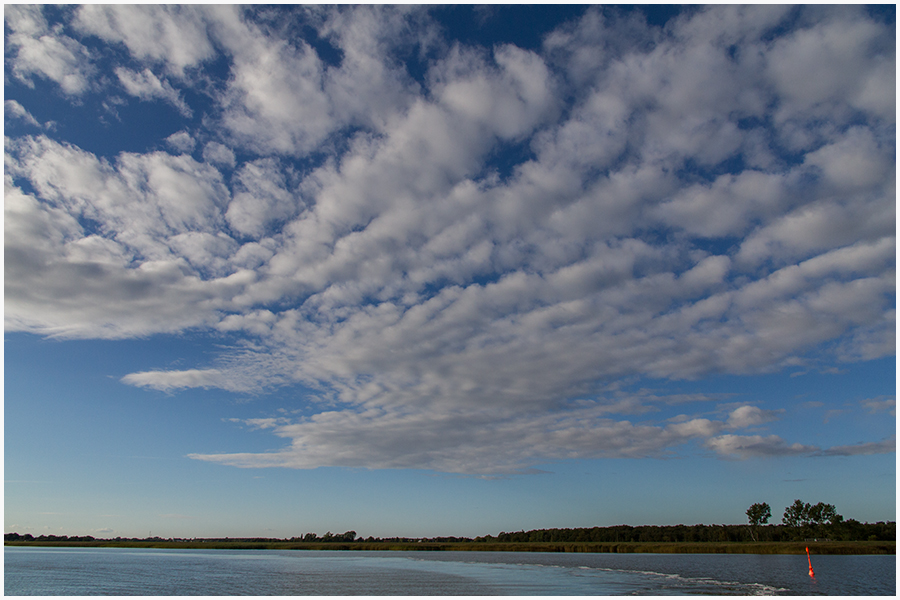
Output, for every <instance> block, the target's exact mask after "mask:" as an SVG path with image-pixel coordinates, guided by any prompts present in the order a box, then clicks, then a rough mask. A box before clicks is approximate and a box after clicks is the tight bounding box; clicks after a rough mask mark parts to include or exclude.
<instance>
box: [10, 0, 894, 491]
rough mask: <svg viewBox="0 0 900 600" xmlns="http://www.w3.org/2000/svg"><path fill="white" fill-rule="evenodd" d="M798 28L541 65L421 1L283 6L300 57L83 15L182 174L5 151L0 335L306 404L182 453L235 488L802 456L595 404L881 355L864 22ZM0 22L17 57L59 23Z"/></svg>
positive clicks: (245, 32)
mask: <svg viewBox="0 0 900 600" xmlns="http://www.w3.org/2000/svg"><path fill="white" fill-rule="evenodd" d="M804 10H805V9H804ZM822 10H823V11H824V12H825V13H826V17H827V18H826V17H816V12H815V11H814V10H812V9H810V10H809V11H806V12H804V13H803V14H804V15H806V16H804V18H803V19H801V23H802V25H801V29H800V30H790V29H789V27H788V29H786V30H785V31H779V30H777V29H773V28H775V27H776V26H778V25H779V24H782V25H785V26H787V24H786V23H783V22H782V21H781V19H782V17H783V16H784V14H785V13H784V10H783V8H782V7H726V6H722V7H708V8H704V9H702V10H698V11H692V12H691V13H690V14H688V15H683V16H682V17H680V18H678V19H676V20H675V21H673V22H671V23H670V26H669V27H668V28H667V29H666V30H665V31H660V30H651V29H648V28H647V27H646V25H645V24H643V23H641V22H640V21H639V20H635V19H633V18H624V17H623V18H622V19H620V20H615V19H609V18H607V17H604V16H603V15H602V14H601V13H600V12H599V11H597V10H589V11H587V13H586V14H585V16H584V18H583V19H581V20H580V21H578V22H576V23H571V24H568V25H565V26H564V27H563V28H561V29H560V30H558V31H557V32H554V33H552V34H551V35H550V36H548V37H547V38H546V40H545V44H544V49H543V50H542V51H541V52H540V53H539V52H531V51H525V50H522V49H519V48H516V47H514V46H510V45H499V46H497V47H495V48H491V49H489V50H488V49H478V48H472V47H469V46H466V45H463V44H456V45H455V46H454V45H449V44H442V43H440V41H435V39H434V36H438V35H439V33H438V29H437V28H436V27H435V26H434V23H433V22H431V21H430V20H429V17H428V14H427V11H424V10H417V9H409V10H407V9H401V8H398V9H393V8H390V9H385V10H374V9H373V8H371V7H352V8H346V9H343V8H342V9H303V11H301V13H300V14H301V15H302V16H303V18H304V19H306V20H305V21H304V23H305V24H308V25H312V26H314V27H315V28H316V30H317V31H318V32H319V34H320V36H321V38H320V43H323V44H324V43H326V42H327V43H330V44H332V45H333V48H334V49H335V50H336V56H337V58H334V57H331V58H330V59H329V60H325V59H324V58H323V56H320V55H319V53H318V52H317V51H316V50H315V48H314V47H313V46H312V45H310V44H307V43H306V42H304V41H303V40H299V39H298V38H297V37H296V36H294V35H291V33H290V28H284V27H275V26H273V24H272V21H271V20H269V21H266V19H265V18H263V17H261V16H260V15H257V14H256V13H255V12H254V11H253V10H249V9H248V10H246V11H245V10H242V9H237V8H234V7H209V8H208V7H184V8H172V7H121V8H120V7H93V6H86V7H81V8H79V9H78V10H77V11H76V14H77V18H76V24H77V26H78V27H79V28H80V29H79V30H80V31H82V32H86V33H90V34H92V35H95V36H99V38H100V39H101V40H105V41H107V42H111V43H116V44H119V43H121V44H124V47H125V48H127V49H128V51H129V52H130V54H131V58H132V59H134V60H137V61H139V62H140V66H139V67H138V68H137V69H135V68H132V67H127V68H126V67H119V69H118V70H116V69H115V68H114V69H113V71H112V72H113V73H116V74H117V75H118V76H119V81H120V83H121V84H122V85H123V86H125V88H126V89H128V90H129V93H132V94H133V95H135V96H138V97H141V98H160V99H164V100H166V101H168V102H171V103H173V104H174V105H176V106H179V104H178V103H179V102H183V101H182V99H181V96H180V95H179V94H180V92H177V91H176V90H175V88H174V87H172V85H171V84H170V83H168V81H172V82H175V83H177V85H178V86H179V89H181V88H182V87H183V88H184V89H188V88H190V87H191V86H195V87H194V91H195V92H196V91H200V92H202V93H206V94H207V95H208V96H209V97H210V99H211V100H212V102H211V104H210V106H211V108H209V109H208V112H205V113H204V114H203V119H202V123H201V124H200V125H198V126H197V129H194V128H193V126H192V129H191V130H190V132H189V131H188V130H186V129H182V130H181V131H178V132H177V133H174V134H169V132H168V131H167V132H166V133H165V134H164V135H168V137H167V138H164V141H165V143H166V144H168V146H169V147H170V148H172V149H173V151H176V152H181V153H182V154H181V155H179V156H174V155H171V154H168V153H166V152H158V151H156V152H148V153H145V154H141V153H121V154H119V155H118V156H114V157H109V158H102V157H100V156H98V155H95V154H92V153H90V152H87V151H86V150H83V149H80V148H78V147H76V146H74V145H71V144H66V143H63V142H59V141H54V140H52V139H50V138H49V137H46V136H38V137H20V138H14V139H9V140H7V152H6V180H5V182H6V197H7V202H6V206H5V210H6V220H5V234H6V235H5V243H6V260H7V264H6V269H7V278H6V307H5V308H6V323H7V325H6V326H7V329H8V330H10V331H12V330H26V331H33V332H38V333H42V334H52V335H60V336H70V337H126V336H135V335H147V334H151V333H157V332H177V331H183V330H185V329H187V328H208V329H211V330H218V331H227V332H232V333H234V334H240V333H246V334H248V335H249V336H251V337H252V339H253V340H254V343H253V345H247V346H240V347H238V348H236V349H233V350H230V351H224V352H223V354H222V355H221V356H219V357H218V358H216V359H215V360H213V364H212V365H211V366H208V367H203V368H197V369H187V370H183V371H172V372H166V371H144V372H140V373H134V374H131V375H128V376H126V377H125V378H124V379H123V381H124V382H125V383H128V384H132V385H139V386H143V387H148V388H151V389H157V390H164V391H173V390H178V389H184V388H191V387H220V388H223V389H226V390H232V391H252V390H262V389H265V388H267V387H268V386H272V385H279V384H281V383H289V382H301V383H304V384H306V385H308V386H310V387H312V388H313V389H316V390H319V392H320V395H319V397H318V400H320V401H321V402H322V404H321V409H322V410H323V411H325V410H326V409H327V410H328V412H319V413H318V414H315V415H313V416H312V417H310V418H308V419H306V420H301V421H293V422H288V421H279V422H278V423H272V424H269V425H268V427H269V428H270V429H271V431H272V432H274V433H276V434H277V435H279V436H281V437H283V438H285V439H287V440H290V445H289V446H288V447H287V448H285V449H284V450H283V451H280V452H274V453H269V454H263V455H259V454H239V453H238V454H228V455H208V454H207V455H197V456H196V457H197V458H203V459H206V460H215V461H219V462H225V463H228V464H236V465H242V466H251V465H252V466H259V465H280V466H292V467H302V468H311V467H315V466H322V465H345V466H349V465H353V466H372V467H421V468H434V469H441V470H451V471H459V472H467V473H480V474H485V473H497V472H502V471H504V470H521V469H526V468H528V467H530V466H532V465H534V464H537V462H538V461H542V460H545V461H546V460H559V459H565V458H567V457H601V456H664V455H666V454H667V453H669V452H671V451H672V449H673V448H676V447H679V446H681V445H682V444H687V443H692V442H693V443H699V444H705V446H706V447H708V448H710V449H712V450H714V451H715V452H716V453H718V454H720V455H722V456H738V457H744V458H748V457H753V456H770V455H792V454H809V453H812V452H814V451H815V450H816V449H815V448H813V447H812V446H807V445H804V444H800V443H791V442H788V441H785V440H783V439H781V438H780V437H778V436H773V435H769V436H763V435H739V434H738V433H728V434H723V431H733V430H739V429H745V428H754V429H753V430H752V431H751V432H752V433H758V432H759V428H760V427H761V426H763V425H765V424H766V423H768V422H771V421H772V420H774V419H775V417H776V415H777V414H780V413H778V412H777V411H772V410H764V409H761V408H757V407H754V406H750V405H746V406H740V407H737V408H732V409H731V412H730V413H729V414H728V416H727V417H725V418H724V420H722V421H715V420H710V419H708V418H706V417H707V416H708V415H706V416H704V415H703V414H685V415H683V416H682V417H680V418H679V419H678V420H676V421H665V420H660V421H653V420H649V417H641V418H642V419H646V420H642V421H639V422H632V421H630V420H624V419H623V418H622V415H635V414H641V415H646V414H651V413H653V412H654V411H656V410H658V407H659V406H660V403H664V402H665V401H663V400H659V399H656V400H653V399H650V398H649V397H648V396H646V395H645V396H640V397H632V398H628V397H618V396H615V397H614V396H609V397H608V396H606V395H604V391H603V390H604V389H608V388H606V387H605V386H609V385H613V384H615V383H616V382H621V381H623V380H625V379H626V378H633V377H641V376H649V377H658V378H672V379H690V378H695V377H699V376H703V375H705V374H709V373H734V374H753V373H759V372H769V371H774V370H778V369H782V368H785V367H786V366H789V365H796V364H798V363H802V362H803V361H804V360H805V359H806V358H807V357H808V356H809V355H811V354H812V355H816V356H817V357H818V358H821V359H822V360H865V359H868V358H874V357H879V356H886V355H890V354H891V353H892V352H893V351H894V350H893V331H894V319H895V313H894V307H893V301H892V298H893V294H894V289H895V283H894V268H895V264H894V263H895V258H894V256H895V231H894V221H895V219H894V211H895V209H894V186H895V182H894V173H893V169H891V165H893V164H894V157H893V152H894V140H893V129H892V121H890V123H891V125H890V126H889V125H887V124H886V123H887V122H888V121H889V120H890V119H891V117H890V115H888V114H887V113H886V112H885V111H884V110H882V108H880V107H882V104H884V103H885V102H886V99H885V98H884V97H883V96H885V95H892V94H893V90H891V89H888V88H882V87H879V86H877V85H874V84H872V83H871V81H872V80H871V77H872V76H873V74H877V73H881V72H882V71H881V70H879V69H882V67H881V66H878V65H880V64H881V62H883V61H884V60H886V59H885V58H884V54H883V52H881V53H880V50H878V47H879V46H878V45H879V44H884V43H886V42H885V40H886V39H887V38H886V37H885V36H887V34H888V32H887V30H886V29H885V28H884V27H881V26H879V25H877V24H874V23H872V22H870V21H869V20H868V18H867V17H865V15H864V14H863V13H858V12H854V11H852V10H851V11H849V12H846V13H845V12H843V11H844V9H822ZM830 10H834V11H835V12H834V14H833V15H832V14H831V13H829V11H830ZM11 14H14V15H19V16H18V17H14V20H13V21H12V23H13V25H14V26H13V25H11V26H10V27H11V29H13V30H14V31H15V32H16V35H21V36H26V37H28V36H31V37H30V38H28V39H33V38H34V36H35V35H38V34H41V35H43V33H42V32H45V31H50V28H49V26H48V25H47V24H46V23H44V22H43V21H41V20H40V19H39V18H38V17H40V13H39V12H35V11H33V10H31V9H27V10H26V9H22V12H21V13H15V12H14V13H11ZM292 14H293V13H292ZM834 15H839V16H841V18H842V19H845V20H846V19H850V22H846V23H844V22H841V21H840V19H837V18H836V17H835V16H834ZM15 19H18V21H16V20H15ZM141 23H144V25H143V27H144V29H146V31H145V30H142V29H141V28H140V26H141ZM147 24H149V25H150V26H152V27H150V26H148V25H147ZM413 26H415V27H413ZM151 29H153V30H154V31H156V32H157V33H158V34H159V35H149V34H148V33H147V31H150V30H151ZM411 30H412V31H413V32H412V33H411V32H410V31H411ZM35 32H37V33H35ZM860 32H865V33H866V35H868V36H870V38H871V39H873V40H874V41H871V42H868V41H865V40H863V39H862V33H860ZM47 35H49V34H47ZM53 35H57V37H58V35H61V34H59V32H58V31H57V32H56V33H54V34H53ZM770 35H771V36H774V38H775V39H774V40H773V39H770V37H769V36H770ZM872 36H874V37H872ZM26 37H22V38H21V39H26ZM17 39H18V38H17ZM54 39H56V38H54ZM816 44H819V46H816ZM842 44H843V45H842ZM817 47H821V49H822V52H823V53H824V55H829V53H832V54H833V53H834V52H835V50H834V49H835V48H843V47H846V48H848V49H849V51H850V58H849V59H847V60H849V61H850V62H851V63H852V62H854V61H855V63H856V64H858V65H859V69H857V71H858V72H854V73H850V71H851V70H852V69H850V67H849V66H847V65H848V64H849V63H847V62H846V61H845V60H844V59H843V58H842V59H841V61H842V62H840V64H839V65H838V66H839V67H840V68H839V69H837V70H836V72H835V73H829V74H828V75H827V77H825V79H827V80H829V81H830V80H831V79H832V78H835V81H844V82H845V83H846V88H847V89H844V88H841V87H840V86H835V85H832V83H829V82H828V81H825V82H822V83H821V85H819V84H816V85H817V86H818V88H816V89H815V90H808V91H804V90H801V89H798V88H796V86H794V85H793V83H792V82H791V81H790V76H791V73H794V72H795V71H796V70H797V69H801V68H804V67H803V65H806V64H814V65H817V64H818V62H817V59H816V57H815V55H814V54H815V53H814V51H815V48H817ZM790 48H797V49H798V52H800V54H798V57H797V59H796V63H795V64H791V65H776V64H774V61H775V60H776V59H777V60H779V61H782V62H784V61H791V60H793V59H792V58H791V54H790V53H788V52H787V49H790ZM217 49H219V50H221V51H222V52H224V55H223V56H222V58H224V59H225V60H226V62H227V63H228V74H227V76H226V77H223V78H221V79H220V80H218V81H216V82H215V85H212V84H210V82H209V81H208V78H210V77H212V75H210V74H209V73H205V72H204V73H203V74H202V76H201V75H200V74H199V73H200V72H201V71H202V66H203V65H204V64H205V62H206V61H211V60H213V59H214V58H217V56H216V55H215V52H217V51H218V50H217ZM414 52H419V54H418V58H419V60H421V61H422V62H423V64H424V63H427V64H426V69H425V70H426V75H425V77H424V78H423V79H422V80H421V81H418V82H417V81H414V80H413V78H412V75H411V73H409V72H407V70H406V68H405V67H404V63H403V61H402V60H401V59H399V58H398V56H401V55H404V53H406V55H409V54H411V53H414ZM16 60H18V59H16ZM22 64H23V65H24V64H26V63H22ZM85 64H86V63H85ZM145 65H146V66H145ZM21 69H25V67H21ZM40 72H41V73H43V71H40ZM18 73H21V74H22V77H25V76H26V75H27V74H35V73H38V71H34V70H32V71H27V70H20V71H19V72H18ZM157 73H165V74H166V75H165V78H164V77H162V76H161V75H159V76H158V75H156V74H157ZM17 76H18V75H17ZM176 79H177V81H176ZM85 81H87V80H86V79H85ZM856 92H858V93H856ZM891 102H893V99H892V98H891ZM198 106H199V105H198ZM185 108H186V107H185ZM23 110H24V109H23ZM848 111H849V112H854V111H855V112H854V114H856V115H857V116H856V117H854V120H852V121H849V120H848V118H847V117H846V114H847V113H848ZM866 111H868V112H866ZM810 115H814V116H815V118H814V119H811V120H810V119H807V118H806V117H808V116H810ZM824 121H827V122H830V123H831V124H832V125H831V126H830V127H825V126H822V125H821V123H822V122H824ZM851 124H852V126H851ZM169 131H171V130H169ZM348 132H352V135H350V137H346V136H345V135H344V134H348ZM212 139H215V140H219V141H210V140H212ZM198 143H200V144H202V156H203V160H204V162H198V161H197V160H195V159H194V158H193V157H192V156H190V155H189V154H187V153H189V152H192V151H193V150H194V148H195V147H197V144H198ZM226 144H227V145H226ZM522 156H524V157H525V158H516V157H522ZM248 157H249V158H248ZM503 161H509V162H510V163H511V164H506V165H500V163H501V162H503ZM498 165H500V166H498ZM218 167H223V169H225V170H226V172H228V173H229V176H228V178H226V177H224V176H223V175H222V173H221V172H220V171H219V169H218ZM26 184H27V185H26ZM24 190H29V192H28V193H26V192H25V191H24ZM34 240H42V241H43V242H45V243H42V244H41V245H40V246H36V244H35V242H34ZM575 401H584V402H588V404H587V405H577V407H576V408H572V407H573V404H572V403H573V402H575ZM673 402H674V401H673ZM591 403H593V404H591ZM335 407H338V408H335ZM259 423H262V422H261V421H260V422H259Z"/></svg>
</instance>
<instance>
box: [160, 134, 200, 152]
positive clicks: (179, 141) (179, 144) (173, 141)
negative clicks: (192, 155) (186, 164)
mask: <svg viewBox="0 0 900 600" xmlns="http://www.w3.org/2000/svg"><path fill="white" fill-rule="evenodd" d="M166 143H168V144H169V145H170V146H171V147H172V148H174V149H175V150H177V151H179V152H183V153H189V152H191V151H192V150H193V149H194V146H195V145H196V144H197V141H196V140H195V139H194V138H193V137H192V136H191V134H190V133H188V132H187V131H176V132H175V133H173V134H172V135H170V136H169V137H167V138H166Z"/></svg>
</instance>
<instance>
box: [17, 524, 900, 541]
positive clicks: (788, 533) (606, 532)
mask: <svg viewBox="0 0 900 600" xmlns="http://www.w3.org/2000/svg"><path fill="white" fill-rule="evenodd" d="M755 533H756V534H757V535H758V541H759V542H790V541H803V540H812V539H818V540H833V541H885V542H887V541H896V539H897V524H896V523H895V522H894V521H889V522H882V521H879V522H878V523H860V522H859V521H856V520H854V519H848V520H846V521H842V522H840V523H837V524H835V525H829V524H825V525H820V526H816V527H812V526H805V527H791V526H787V525H762V526H759V527H757V528H756V530H755ZM4 540H5V541H7V542H31V541H34V542H93V541H100V540H96V539H95V538H94V537H92V536H80V537H77V536H73V537H67V536H64V535H63V536H56V535H41V536H38V537H34V536H32V535H31V534H27V533H26V534H25V535H19V534H18V533H7V534H6V535H5V536H4ZM109 541H117V542H163V541H171V542H187V541H193V542H209V543H222V542H241V543H271V542H294V543H299V542H303V543H317V542H322V543H335V542H341V543H362V542H365V543H419V544H421V543H427V542H431V543H462V542H470V543H475V544H478V543H484V544H497V543H501V544H502V543H514V542H515V543H528V542H544V543H547V542H553V543H573V542H604V543H626V542H656V543H661V542H719V543H721V542H751V541H754V540H753V539H752V537H751V530H750V527H749V526H747V525H642V526H637V527H633V526H631V525H616V526H612V527H589V528H587V527H584V528H574V529H533V530H531V531H517V532H501V533H499V534H497V535H496V536H494V535H486V536H479V537H476V538H466V537H433V538H405V537H389V538H376V537H371V536H369V537H367V538H365V539H364V538H362V537H359V536H357V534H356V532H355V531H347V532H345V533H339V534H333V533H331V532H328V533H326V534H325V535H323V536H319V535H317V534H315V533H307V534H305V535H303V536H298V537H292V538H289V539H284V540H282V539H279V538H193V539H191V540H188V539H184V538H168V539H164V538H160V537H148V538H114V540H109Z"/></svg>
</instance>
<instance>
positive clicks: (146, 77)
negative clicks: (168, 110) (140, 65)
mask: <svg viewBox="0 0 900 600" xmlns="http://www.w3.org/2000/svg"><path fill="white" fill-rule="evenodd" d="M116 77H118V78H119V83H121V84H122V87H124V88H125V91H126V92H128V93H129V94H131V95H132V96H136V97H138V98H140V99H141V100H151V99H153V98H160V99H162V100H165V101H167V102H168V103H169V104H171V105H172V106H174V107H175V108H176V109H178V112H180V113H181V114H182V115H184V116H185V117H191V115H192V114H193V113H192V112H191V109H190V108H189V107H188V105H187V104H186V103H185V102H184V99H182V97H181V94H179V93H178V91H177V90H176V89H175V88H173V87H172V85H171V84H170V83H169V82H168V81H165V80H160V79H159V78H158V77H157V76H156V75H154V74H153V72H152V71H151V70H150V69H144V70H143V71H141V72H140V73H138V72H136V71H132V70H131V69H126V68H125V67H117V68H116Z"/></svg>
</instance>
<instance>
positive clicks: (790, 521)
mask: <svg viewBox="0 0 900 600" xmlns="http://www.w3.org/2000/svg"><path fill="white" fill-rule="evenodd" d="M809 508H810V506H809V502H807V503H806V504H804V503H803V501H802V500H794V503H793V504H791V505H790V506H788V507H787V508H785V509H784V515H782V517H781V522H782V523H784V524H785V525H787V526H788V527H803V526H804V525H806V524H807V523H808V522H809Z"/></svg>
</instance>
